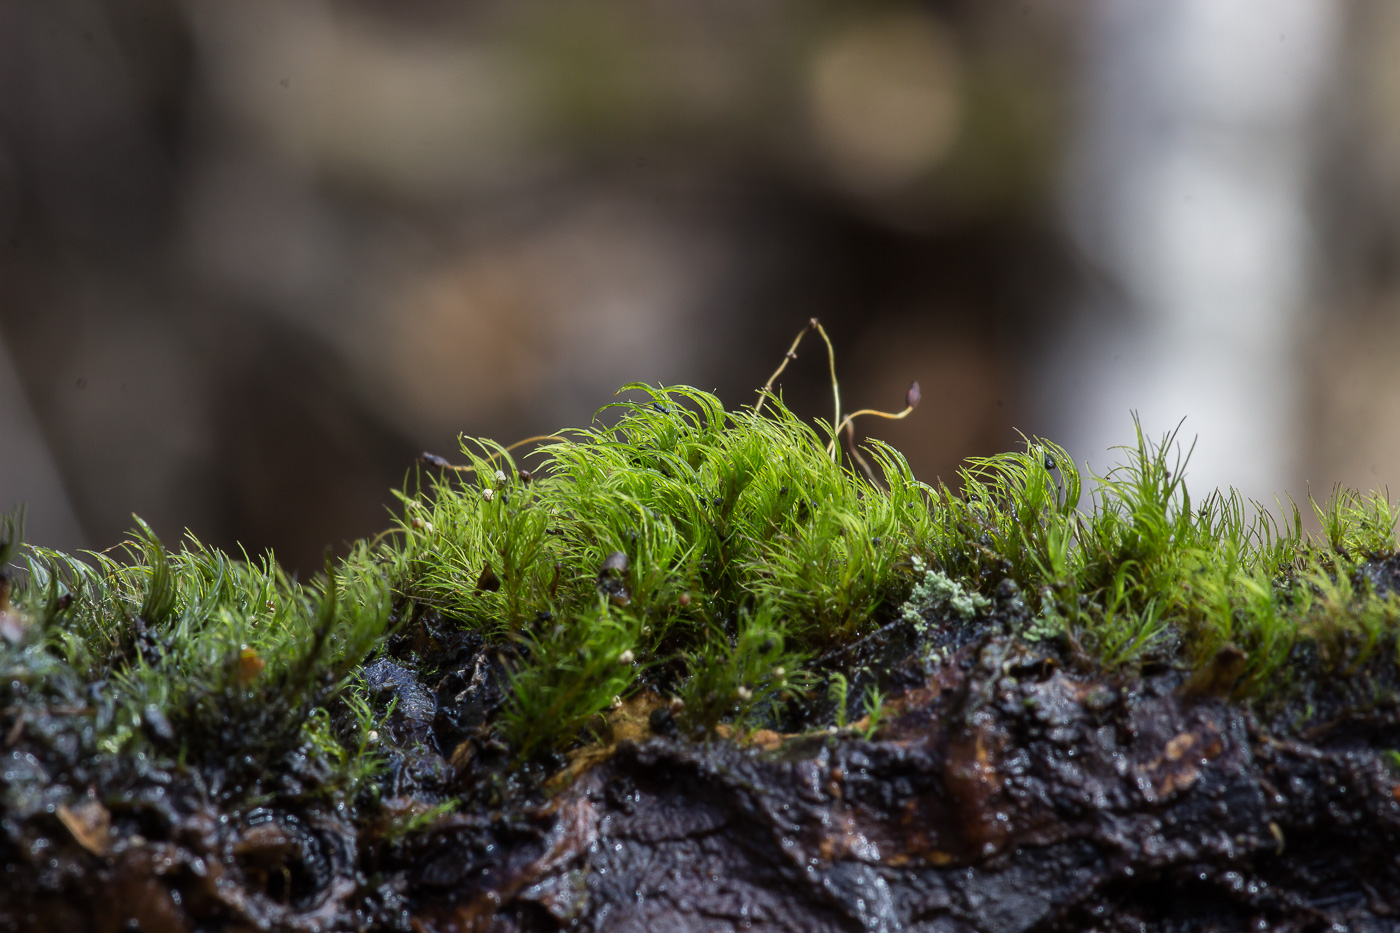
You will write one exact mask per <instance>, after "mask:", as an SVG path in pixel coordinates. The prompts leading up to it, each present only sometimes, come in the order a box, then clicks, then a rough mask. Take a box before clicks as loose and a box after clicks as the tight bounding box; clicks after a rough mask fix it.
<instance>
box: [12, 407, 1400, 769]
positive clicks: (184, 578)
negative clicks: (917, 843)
mask: <svg viewBox="0 0 1400 933" xmlns="http://www.w3.org/2000/svg"><path fill="white" fill-rule="evenodd" d="M624 391H626V392H628V393H630V394H631V395H632V396H633V399H634V400H632V401H626V402H621V403H618V404H617V405H614V406H609V407H608V408H607V409H604V411H603V412H601V413H600V419H602V418H611V419H615V423H613V424H611V425H608V424H603V423H601V420H600V421H599V422H595V425H594V426H592V427H589V428H582V429H575V430H570V431H566V432H563V433H562V434H561V435H559V436H558V437H556V438H554V439H553V440H552V442H551V443H548V444H547V445H545V446H543V447H541V448H539V449H538V450H537V451H535V453H534V454H533V455H531V457H529V458H525V462H527V463H529V464H530V466H531V468H530V470H528V471H527V470H526V469H525V468H524V467H523V466H522V465H521V464H519V463H517V462H516V461H515V460H513V459H512V457H511V456H510V455H509V453H508V452H507V451H506V450H505V449H504V448H502V447H500V446H499V445H497V444H495V443H492V442H489V441H476V440H467V441H464V443H463V450H464V453H465V455H466V457H467V459H468V461H469V468H470V471H469V472H441V473H438V472H434V473H431V474H429V475H428V476H427V477H425V478H423V479H422V480H421V481H420V482H418V483H416V484H414V485H413V486H411V487H410V488H409V489H408V490H406V491H404V492H402V493H400V498H401V500H402V505H403V508H402V515H401V517H400V519H399V520H398V523H397V527H396V529H395V533H394V534H392V535H390V536H388V537H387V538H386V539H385V540H384V541H383V542H382V543H378V544H375V545H369V544H362V545H359V546H357V547H356V548H355V549H354V551H353V552H352V553H351V555H350V556H349V557H347V558H346V559H345V560H343V561H341V562H339V563H338V564H336V565H334V566H332V567H328V569H327V572H326V574H325V575H324V576H323V577H321V578H319V579H317V580H314V581H311V582H310V583H304V584H303V583H298V582H296V581H293V580H290V579H288V578H287V577H286V576H285V575H284V574H283V573H282V572H281V571H280V570H278V568H277V566H276V564H275V562H274V561H273V560H272V559H271V558H270V557H267V558H263V559H259V560H250V559H248V558H247V557H246V556H245V557H243V558H242V559H233V558H230V557H229V556H227V555H224V554H221V553H219V552H217V551H214V550H211V549H209V548H205V547H204V546H202V545H201V544H199V542H197V541H195V540H193V539H190V540H189V541H187V542H186V543H185V544H184V545H183V546H182V547H181V548H180V549H179V550H178V551H169V550H167V549H166V548H165V547H164V546H163V545H162V544H161V543H160V542H159V541H158V540H157V539H156V538H155V536H154V535H153V534H151V532H150V531H149V529H147V528H146V527H145V526H144V525H140V526H139V528H138V531H137V533H136V534H135V536H134V537H133V538H132V540H131V542H130V543H129V544H128V545H127V546H126V548H125V550H124V552H123V553H121V554H119V555H118V556H117V557H112V556H109V555H106V554H88V555H85V558H84V560H75V559H73V558H69V557H67V556H64V555H61V554H58V553H55V552H52V551H47V550H44V549H42V548H36V549H32V550H31V551H30V552H29V553H28V556H27V572H25V573H23V574H22V575H21V579H20V584H21V585H20V586H19V587H18V589H17V591H16V593H15V594H14V603H15V605H14V607H11V606H9V604H8V603H4V602H3V601H0V611H3V612H6V613H9V615H8V616H7V617H6V619H8V620H9V622H13V623H14V624H9V623H8V622H7V624H6V626H0V628H3V630H4V631H6V632H11V633H13V635H14V637H9V636H7V637H6V639H5V640H3V641H0V668H3V673H4V674H5V677H4V678H3V681H0V682H3V683H6V684H8V686H6V687H4V688H0V690H3V691H5V692H7V694H8V696H7V699H6V701H5V702H6V703H7V704H9V705H12V706H13V705H25V704H28V705H30V706H36V705H37V706H46V707H59V706H62V707H64V708H69V707H71V708H81V709H83V710H90V711H91V715H90V723H91V725H90V728H88V729H87V730H86V731H85V732H83V739H82V741H83V742H85V743H87V744H86V745H85V746H84V748H86V749H88V753H90V754H93V755H101V754H128V753H131V752H133V751H137V750H141V749H148V750H153V751H154V752H156V753H158V754H163V755H167V756H175V757H180V758H183V759H184V760H186V761H191V760H199V761H201V762H203V763H204V764H206V765H207V766H209V767H216V766H217V768H218V769H221V770H220V773H225V777H224V778H223V782H224V785H223V786H224V787H225V789H226V792H227V793H229V794H245V795H254V796H256V795H257V794H258V793H263V792H265V788H264V775H265V774H267V773H271V772H272V771H275V770H276V769H275V768H272V767H271V765H272V764H273V763H275V762H278V761H282V760H284V759H285V756H287V755H289V754H295V755H300V756H302V757H303V758H306V759H308V760H314V761H315V762H317V763H318V767H319V768H320V772H319V773H320V774H321V777H320V778H318V780H317V782H316V787H317V788H318V789H317V791H316V792H326V793H333V794H341V795H353V794H354V793H355V792H356V790H357V789H358V788H362V787H365V786H368V785H369V784H371V783H372V778H373V776H374V773H375V768H376V766H377V762H378V760H379V759H378V757H377V753H376V751H375V748H374V743H373V735H374V733H375V730H376V727H377V725H378V722H379V719H381V718H382V716H383V715H384V714H383V713H382V711H380V712H376V711H375V709H374V708H373V704H372V703H371V702H370V701H369V699H368V698H367V696H366V694H365V692H364V689H363V686H362V685H361V684H360V682H359V680H358V674H357V673H356V672H357V670H358V668H359V666H360V665H361V664H362V663H363V662H364V661H365V660H366V659H367V658H370V657H372V656H373V655H374V654H375V652H376V651H377V650H379V649H380V647H381V645H382V644H383V641H384V639H385V637H386V636H387V635H388V634H389V633H390V632H391V631H392V629H393V626H394V625H395V624H396V622H397V621H398V620H404V619H414V618H418V617H419V616H421V614H422V613H424V612H426V611H428V610H432V611H435V612H436V613H438V614H439V615H440V616H441V617H442V618H443V619H445V620H447V621H446V623H445V624H447V625H448V626H450V627H455V628H457V629H460V630H463V631H467V632H471V633H474V634H475V635H477V636H480V637H481V638H483V639H485V641H486V642H487V643H490V644H494V645H496V646H498V650H499V651H500V652H501V653H502V655H503V657H504V658H505V659H506V660H505V663H506V665H507V668H508V670H509V689H508V691H507V696H506V699H505V701H504V704H503V706H502V707H501V708H500V709H499V710H498V711H497V714H496V715H495V717H494V718H493V720H492V722H491V724H490V728H491V729H492V730H493V731H494V733H495V734H496V736H497V738H499V740H500V741H502V742H503V743H504V744H505V746H506V747H507V749H508V750H509V752H510V760H511V761H514V762H515V763H517V764H521V763H524V762H527V761H529V760H531V759H534V758H536V757H538V756H540V755H541V754H544V753H547V752H550V751H559V750H563V749H566V748H568V747H569V746H570V745H571V744H572V743H575V742H577V741H580V740H584V739H586V738H587V736H588V734H589V732H590V729H591V728H592V727H593V726H594V725H595V724H597V723H599V722H600V715H601V714H604V713H606V712H607V711H608V710H609V709H610V708H611V707H614V706H616V705H617V703H618V702H619V701H625V700H626V699H627V698H628V697H629V696H631V695H633V694H635V693H637V692H639V691H641V690H643V689H644V688H645V689H653V690H656V691H657V692H659V693H661V694H662V695H663V696H666V697H675V698H678V699H679V700H680V701H681V703H680V704H678V705H677V707H676V708H677V711H678V712H677V715H676V718H677V721H678V724H679V725H680V727H681V728H682V730H683V731H684V732H685V733H687V734H691V735H696V736H702V735H708V734H712V733H713V732H715V731H716V730H717V729H718V727H719V726H720V725H721V724H722V723H728V724H731V725H732V726H733V727H734V728H736V729H738V730H743V729H746V728H751V727H754V726H758V725H765V724H768V725H772V724H777V723H778V722H779V721H780V720H781V718H782V711H783V710H784V709H785V708H786V707H787V705H788V704H790V703H792V702H794V701H797V702H806V701H810V700H812V699H813V698H816V697H819V696H820V695H821V692H819V691H817V690H815V689H814V688H815V686H816V685H817V683H818V682H819V675H821V676H826V677H827V682H828V683H829V684H841V685H844V684H845V683H846V680H845V676H844V675H843V674H842V673H841V671H840V670H837V669H835V668H832V667H831V666H830V664H826V663H823V664H819V663H818V661H817V660H816V659H818V658H821V657H833V656H835V655H836V654H838V652H835V651H834V649H839V648H841V647H843V646H847V645H850V644H851V643H852V642H853V641H854V640H856V639H859V638H861V637H863V636H865V635H866V634H868V633H870V632H872V631H874V630H875V629H877V628H878V627H879V626H880V625H882V624H883V623H886V622H889V621H892V620H897V619H900V618H903V619H905V620H907V621H912V622H915V623H916V625H917V626H920V627H925V628H927V627H928V626H930V625H936V626H957V625H967V624H980V623H979V622H978V620H979V619H982V618H984V616H985V617H994V616H996V615H997V613H998V612H999V611H1000V610H999V609H995V608H994V606H996V605H998V604H997V603H994V602H993V601H992V599H991V598H992V597H993V596H994V595H996V594H997V593H998V591H1000V596H999V597H998V598H999V599H1002V600H1004V599H1006V598H1007V595H1006V594H1007V593H1008V592H1011V591H1014V592H1016V593H1019V594H1020V595H1019V597H1017V598H1020V599H1022V600H1024V602H1025V603H1026V604H1027V606H1026V612H1025V615H1023V616H1021V618H1023V619H1030V620H1031V621H1029V622H1028V623H1025V624H1024V625H1023V630H1022V631H1021V633H1020V634H1021V635H1022V637H1023V638H1025V639H1026V640H1029V641H1035V640H1039V641H1041V642H1044V643H1049V644H1058V645H1060V646H1061V648H1062V650H1063V652H1064V653H1065V654H1066V655H1067V656H1068V657H1069V658H1071V659H1073V660H1074V661H1076V662H1077V663H1080V664H1082V665H1084V666H1085V667H1087V668H1093V667H1100V668H1109V669H1119V670H1123V669H1133V668H1136V667H1138V666H1140V665H1143V664H1148V663H1150V664H1154V665H1163V664H1166V665H1180V666H1183V667H1197V668H1202V669H1205V668H1207V667H1208V666H1209V665H1211V664H1213V663H1215V662H1216V659H1217V658H1219V657H1220V656H1221V653H1222V652H1224V651H1227V650H1228V651H1231V652H1235V653H1236V654H1238V655H1241V656H1242V658H1243V660H1242V661H1241V662H1240V663H1239V664H1236V665H1232V666H1230V677H1229V678H1228V682H1227V683H1225V684H1223V689H1224V690H1225V692H1231V693H1234V694H1235V695H1237V696H1240V697H1265V696H1268V695H1269V694H1271V693H1272V692H1276V691H1278V690H1279V689H1281V688H1282V687H1284V686H1286V685H1287V684H1288V683H1289V679H1290V675H1293V674H1296V673H1298V672H1303V673H1302V674H1301V675H1299V676H1303V675H1305V676H1309V677H1314V676H1316V675H1317V674H1318V673H1319V672H1327V671H1342V672H1345V671H1354V670H1357V669H1358V668H1359V666H1360V665H1363V664H1372V663H1379V662H1381V661H1384V662H1385V663H1388V664H1391V665H1393V663H1394V660H1395V658H1394V657H1393V655H1394V652H1395V651H1396V632H1397V624H1400V602H1398V601H1397V598H1396V597H1395V596H1393V595H1390V594H1388V593H1378V592H1376V591H1375V589H1374V586H1373V584H1372V582H1370V581H1371V576H1370V575H1368V572H1367V568H1368V567H1371V566H1373V565H1374V562H1375V560H1376V559H1378V558H1383V557H1387V556H1390V555H1393V554H1394V552H1395V541H1394V532H1393V529H1394V523H1395V512H1394V509H1393V507H1392V506H1391V505H1390V504H1389V503H1388V501H1387V500H1385V499H1384V498H1382V497H1369V498H1367V497H1362V496H1359V495H1357V494H1356V493H1352V492H1347V491H1340V490H1337V491H1334V494H1333V496H1332V498H1331V500H1330V501H1329V503H1328V504H1326V505H1323V506H1315V508H1316V510H1317V513H1318V517H1319V521H1320V523H1321V526H1322V529H1323V532H1322V534H1321V536H1319V537H1317V538H1316V539H1308V538H1307V537H1306V536H1305V535H1304V533H1303V531H1302V528H1301V519H1300V516H1299V510H1298V509H1297V507H1296V506H1293V507H1291V508H1290V509H1288V510H1285V511H1284V512H1283V514H1282V515H1281V517H1275V516H1273V515H1272V514H1271V513H1269V512H1267V511H1265V510H1263V509H1262V508H1260V507H1258V506H1256V505H1254V504H1253V503H1248V502H1245V501H1244V500H1243V499H1242V498H1241V497H1240V496H1239V495H1238V494H1237V493H1234V492H1226V493H1212V494H1211V495H1209V496H1207V497H1206V498H1205V499H1203V500H1202V501H1200V502H1193V501H1192V499H1191V498H1190V496H1189V494H1188V492H1187V489H1186V486H1185V483H1184V467H1185V464H1186V460H1187V456H1188V454H1186V453H1182V452H1181V450H1180V447H1179V446H1178V445H1177V444H1176V437H1175V435H1174V434H1172V435H1167V436H1165V437H1163V438H1161V439H1160V440H1158V441H1156V442H1153V441H1150V440H1149V439H1148V438H1146V437H1145V436H1144V435H1143V433H1142V431H1141V429H1140V428H1139V429H1138V431H1137V436H1136V442H1135V444H1134V445H1133V446H1131V447H1129V448H1126V449H1125V464H1124V465H1123V466H1121V467H1119V468H1117V469H1115V470H1113V471H1111V472H1110V473H1108V474H1107V475H1105V476H1102V477H1099V476H1092V475H1091V476H1088V477H1087V478H1086V477H1083V476H1081V474H1080V473H1079V472H1078V471H1077V470H1076V468H1075V467H1074V465H1073V463H1072V461H1071V460H1070V458H1069V456H1068V455H1067V454H1066V453H1065V451H1064V450H1062V449H1061V448H1059V447H1057V446H1055V445H1053V444H1050V443H1048V442H1044V441H1041V440H1030V441H1028V442H1027V444H1026V446H1025V449H1024V450H1023V451H1019V452H1013V453H1007V454H1002V455H998V456H995V457H990V458H984V459H977V460H973V461H971V462H970V463H969V465H968V466H967V468H966V469H965V470H964V471H963V474H962V477H961V479H962V483H961V491H960V492H955V491H953V490H951V489H948V488H946V487H939V488H937V489H935V488H933V487H930V486H928V485H925V484H923V483H920V482H918V481H916V480H915V479H914V478H913V476H912V475H911V473H910V471H909V467H908V465H907V463H906V462H905V460H904V459H903V457H902V456H900V454H899V453H898V452H896V451H894V450H893V449H891V448H889V447H887V446H885V445H883V444H880V443H879V442H872V443H871V445H870V446H869V448H868V453H869V455H870V458H871V459H872V460H873V462H874V464H875V472H876V477H875V481H874V482H872V481H871V480H869V479H867V478H866V477H865V476H864V475H863V474H862V473H861V472H860V471H857V470H856V469H853V468H852V467H851V466H850V465H849V464H848V463H847V462H846V460H845V459H844V455H843V453H842V451H841V447H840V445H836V444H832V443H831V441H832V433H833V432H832V426H831V425H830V424H827V423H824V422H820V421H818V422H816V423H815V424H810V423H808V422H806V421H804V420H802V419H800V418H799V417H797V416H796V415H794V414H793V413H792V412H790V411H789V410H788V409H787V408H786V407H784V406H783V405H782V403H781V402H780V401H774V402H773V403H772V404H770V405H768V406H767V407H766V409H764V410H762V411H760V410H757V409H754V408H741V409H737V410H733V411H728V410H726V409H725V408H724V407H723V406H722V405H721V403H720V402H719V400H718V399H716V398H715V397H714V396H712V395H709V394H707V393H704V392H700V391H697V390H694V389H690V388H685V387H672V388H649V387H646V386H641V385H631V386H627V387H625V389H624ZM12 524H13V523H11V524H7V525H6V533H5V537H4V540H5V541H6V542H13V540H14V538H15V536H16V535H15V529H14V528H13V527H12ZM6 547H9V545H6V546H5V547H0V550H5V548H6ZM10 549H11V550H12V548H10ZM1005 580H1010V581H1013V582H1014V583H1015V584H1016V587H1014V588H1010V589H1008V588H1007V586H1006V585H1005V584H1004V583H1003V581H1005ZM0 621H6V620H5V619H0ZM1017 624H1021V623H1017ZM1232 656H1233V655H1232ZM1304 661H1306V663H1303V662H1304ZM417 663H419V664H420V665H421V666H423V667H425V668H432V667H434V666H435V664H436V662H435V660H434V659H433V658H431V657H426V656H423V655H422V654H419V655H418V656H417ZM847 673H851V672H849V671H848V672H847ZM873 690H874V688H872V690H871V692H869V695H868V696H867V697H866V704H865V705H866V712H867V714H868V715H869V716H870V720H869V729H870V730H871V731H872V732H873V730H874V729H875V728H876V727H877V726H878V723H879V716H880V710H881V709H882V708H883V698H882V697H881V696H880V695H879V694H878V693H877V692H873ZM840 692H841V693H842V696H841V702H839V703H837V704H836V707H837V708H836V710H835V711H834V715H836V716H837V717H838V718H839V719H840V723H839V724H840V725H844V724H845V716H846V714H847V713H846V707H847V699H848V698H847V697H846V696H845V690H844V689H842V690H841V691H840ZM230 747H236V748H238V749H239V752H240V756H241V757H240V759H239V761H240V762H241V763H240V764H239V765H238V766H237V767H233V766H230V765H229V764H228V763H227V762H222V763H221V762H218V761H217V760H216V759H217V757H218V756H224V755H226V754H227V751H228V749H229V748H230Z"/></svg>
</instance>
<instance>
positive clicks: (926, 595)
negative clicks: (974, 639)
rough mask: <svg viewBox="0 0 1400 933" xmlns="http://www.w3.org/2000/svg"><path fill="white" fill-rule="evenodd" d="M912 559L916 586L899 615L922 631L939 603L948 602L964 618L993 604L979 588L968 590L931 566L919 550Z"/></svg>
mask: <svg viewBox="0 0 1400 933" xmlns="http://www.w3.org/2000/svg"><path fill="white" fill-rule="evenodd" d="M911 561H912V563H913V565H914V580H915V583H914V589H913V591H911V592H910V594H909V598H908V599H906V600H905V601H904V605H902V606H900V607H899V615H900V618H902V619H904V620H905V621H906V622H912V623H913V624H914V628H915V630H917V631H918V632H920V633H922V632H923V631H924V630H925V629H926V628H927V627H928V619H927V613H928V612H929V611H930V610H933V609H937V608H939V607H940V606H947V607H948V609H950V610H951V611H952V612H953V614H954V615H956V616H957V617H958V618H960V619H963V620H964V621H965V620H968V619H971V618H973V617H974V616H976V615H977V614H978V613H979V612H984V611H986V610H987V609H990V608H991V605H992V601H991V600H990V599H988V598H987V597H985V596H983V595H982V594H980V593H977V592H968V591H967V590H966V589H964V588H963V585H962V584H961V583H959V582H958V581H956V580H954V579H952V578H951V577H949V576H948V575H947V574H945V573H943V572H942V571H940V570H934V569H933V568H931V567H929V566H928V565H927V564H925V563H924V559H923V558H922V557H919V556H918V555H917V554H915V555H914V556H913V558H912V559H911Z"/></svg>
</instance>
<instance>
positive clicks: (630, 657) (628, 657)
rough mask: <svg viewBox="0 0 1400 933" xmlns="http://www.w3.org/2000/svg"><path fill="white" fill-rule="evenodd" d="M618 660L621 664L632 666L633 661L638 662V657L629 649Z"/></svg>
mask: <svg viewBox="0 0 1400 933" xmlns="http://www.w3.org/2000/svg"><path fill="white" fill-rule="evenodd" d="M617 660H618V663H619V664H631V663H632V662H633V661H635V660H637V656H636V655H635V654H633V653H632V649H631V648H628V649H627V650H626V651H624V652H622V654H619V655H618V656H617Z"/></svg>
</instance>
